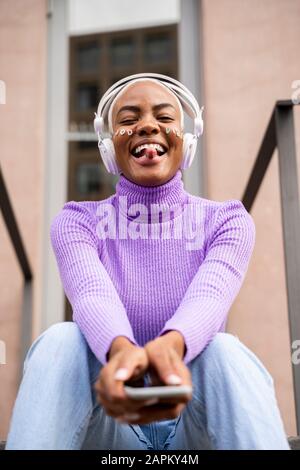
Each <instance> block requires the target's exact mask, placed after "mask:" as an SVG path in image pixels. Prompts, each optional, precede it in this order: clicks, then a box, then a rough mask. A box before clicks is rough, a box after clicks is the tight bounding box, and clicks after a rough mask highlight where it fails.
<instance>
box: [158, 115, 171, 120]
mask: <svg viewBox="0 0 300 470" xmlns="http://www.w3.org/2000/svg"><path fill="white" fill-rule="evenodd" d="M158 119H168V120H169V121H173V118H171V117H170V116H159V117H158Z"/></svg>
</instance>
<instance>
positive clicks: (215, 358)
mask: <svg viewBox="0 0 300 470" xmlns="http://www.w3.org/2000/svg"><path fill="white" fill-rule="evenodd" d="M203 360H205V361H206V362H208V364H207V366H209V364H210V365H212V364H213V363H215V364H216V363H217V364H218V365H219V366H220V365H221V366H222V364H223V366H225V365H229V366H230V365H232V366H233V367H234V368H235V369H236V368H242V369H247V368H249V367H251V368H253V366H254V367H255V370H257V371H260V372H261V373H262V374H263V376H264V377H265V379H266V380H267V382H268V383H269V385H270V386H271V387H273V386H274V380H273V378H272V376H271V374H270V373H269V372H268V370H267V369H266V367H265V366H264V364H263V363H262V362H261V361H260V359H259V358H258V357H257V356H256V355H255V354H254V352H252V351H251V350H250V349H249V348H248V347H247V346H246V345H245V344H243V343H242V342H241V341H240V340H239V339H238V337H237V336H234V335H233V334H231V333H223V332H222V333H217V334H216V335H215V336H214V338H213V339H212V341H211V342H210V343H209V344H208V346H207V347H206V349H205V350H204V351H203Z"/></svg>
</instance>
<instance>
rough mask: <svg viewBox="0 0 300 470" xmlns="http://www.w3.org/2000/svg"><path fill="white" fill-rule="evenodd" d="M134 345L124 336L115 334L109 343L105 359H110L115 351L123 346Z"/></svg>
mask: <svg viewBox="0 0 300 470" xmlns="http://www.w3.org/2000/svg"><path fill="white" fill-rule="evenodd" d="M130 347H136V345H135V344H134V343H132V341H130V340H129V339H128V338H127V337H126V336H117V337H116V338H115V339H114V340H113V341H112V343H111V346H110V349H109V351H108V353H107V355H106V356H107V360H108V361H109V359H111V358H112V357H113V356H114V355H115V354H116V353H117V352H119V351H120V350H121V349H124V348H130Z"/></svg>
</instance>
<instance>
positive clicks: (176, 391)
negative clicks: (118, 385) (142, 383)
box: [124, 385, 193, 400]
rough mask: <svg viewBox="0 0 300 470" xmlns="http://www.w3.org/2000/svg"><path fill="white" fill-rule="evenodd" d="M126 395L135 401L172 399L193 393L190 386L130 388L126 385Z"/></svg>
mask: <svg viewBox="0 0 300 470" xmlns="http://www.w3.org/2000/svg"><path fill="white" fill-rule="evenodd" d="M124 390H125V392H126V394H127V395H128V396H129V397H130V398H132V399H133V400H145V399H146V400H147V399H149V398H172V397H180V396H184V395H188V394H190V393H192V391H193V387H191V386H190V385H163V386H160V387H130V386H129V385H124Z"/></svg>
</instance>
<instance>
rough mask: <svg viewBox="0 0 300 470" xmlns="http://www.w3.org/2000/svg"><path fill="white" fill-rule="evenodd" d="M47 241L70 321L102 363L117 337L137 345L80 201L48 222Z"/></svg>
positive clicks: (65, 208) (66, 207)
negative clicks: (54, 260)
mask: <svg viewBox="0 0 300 470" xmlns="http://www.w3.org/2000/svg"><path fill="white" fill-rule="evenodd" d="M50 237H51V243H52V247H53V250H54V254H55V257H56V260H57V265H58V269H59V273H60V277H61V281H62V284H63V288H64V291H65V293H66V296H67V297H68V299H69V301H70V303H71V305H72V309H73V320H74V321H75V323H77V325H78V326H79V328H80V330H81V332H82V333H83V335H84V336H85V338H86V340H87V343H88V344H89V346H90V348H91V350H92V351H93V353H94V354H95V356H96V357H97V358H98V360H99V361H100V362H101V363H102V364H106V363H107V356H106V355H107V353H108V351H109V349H110V346H111V343H112V341H113V340H114V339H115V338H116V337H117V336H125V337H127V338H128V339H129V340H130V341H131V342H132V343H133V344H137V343H136V341H135V339H134V335H133V331H132V328H131V325H130V323H129V320H128V317H127V313H126V310H125V307H124V305H123V303H122V302H121V299H120V297H119V295H118V293H117V291H116V289H115V286H114V285H113V282H112V280H111V278H110V277H109V275H108V273H107V271H106V269H105V268H104V266H103V264H102V263H101V261H100V258H99V255H98V250H97V246H98V240H97V236H96V223H95V222H93V216H92V214H91V213H90V212H89V211H88V210H87V209H86V208H85V207H83V206H82V205H81V204H80V203H76V202H73V201H71V202H68V203H66V204H65V205H64V207H63V209H62V210H61V212H59V213H58V214H57V215H56V217H55V218H54V220H53V221H52V223H51V229H50Z"/></svg>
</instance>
